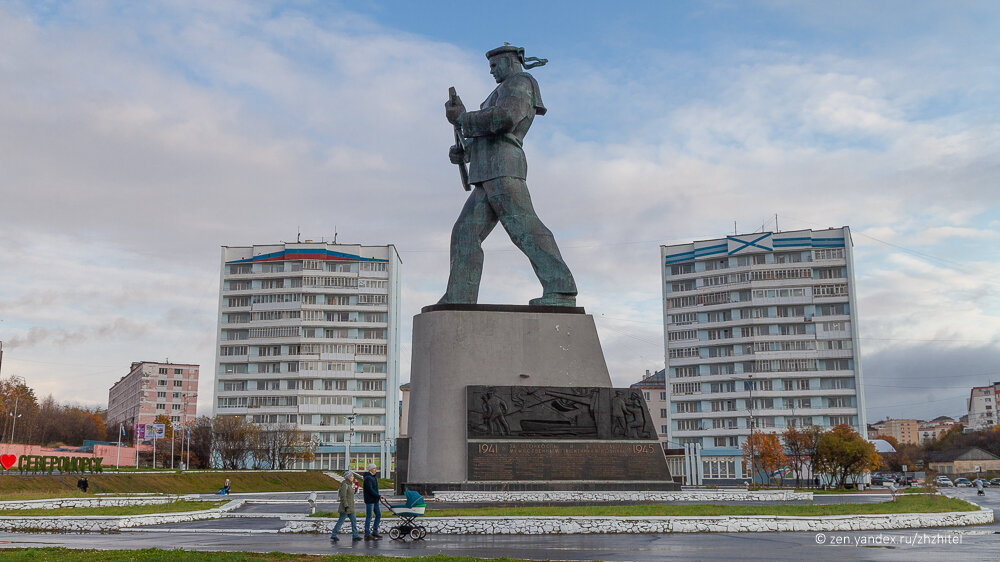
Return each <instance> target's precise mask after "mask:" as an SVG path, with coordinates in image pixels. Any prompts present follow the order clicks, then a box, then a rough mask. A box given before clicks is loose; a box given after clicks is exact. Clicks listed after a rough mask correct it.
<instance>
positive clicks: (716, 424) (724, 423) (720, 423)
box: [712, 418, 736, 429]
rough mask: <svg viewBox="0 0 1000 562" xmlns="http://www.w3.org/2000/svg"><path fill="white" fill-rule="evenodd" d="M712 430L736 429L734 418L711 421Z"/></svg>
mask: <svg viewBox="0 0 1000 562" xmlns="http://www.w3.org/2000/svg"><path fill="white" fill-rule="evenodd" d="M712 429H736V418H716V419H714V420H712Z"/></svg>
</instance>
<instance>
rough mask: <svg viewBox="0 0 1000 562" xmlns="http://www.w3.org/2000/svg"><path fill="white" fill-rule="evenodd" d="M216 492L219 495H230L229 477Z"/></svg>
mask: <svg viewBox="0 0 1000 562" xmlns="http://www.w3.org/2000/svg"><path fill="white" fill-rule="evenodd" d="M216 494H217V495H221V496H228V495H229V479H228V478H226V483H225V484H223V485H222V487H221V488H219V491H218V492H216Z"/></svg>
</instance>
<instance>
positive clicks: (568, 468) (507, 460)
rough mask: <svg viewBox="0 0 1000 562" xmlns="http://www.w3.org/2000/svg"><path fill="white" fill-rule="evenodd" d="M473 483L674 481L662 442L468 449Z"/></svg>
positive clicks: (474, 445) (489, 444)
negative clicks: (660, 443)
mask: <svg viewBox="0 0 1000 562" xmlns="http://www.w3.org/2000/svg"><path fill="white" fill-rule="evenodd" d="M468 454H469V457H468V460H469V463H468V480H470V481H496V480H522V481H530V480H543V481H545V480H620V479H629V480H669V479H670V472H669V471H668V470H667V465H666V462H664V458H663V452H662V451H661V449H660V446H659V444H658V443H648V442H647V443H635V442H632V443H628V442H613V441H612V442H575V443H574V442H523V441H521V442H518V441H483V442H469V444H468Z"/></svg>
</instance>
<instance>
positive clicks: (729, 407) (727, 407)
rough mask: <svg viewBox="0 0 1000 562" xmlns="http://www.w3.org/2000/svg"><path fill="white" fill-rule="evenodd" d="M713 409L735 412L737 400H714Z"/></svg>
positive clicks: (715, 410) (714, 410)
mask: <svg viewBox="0 0 1000 562" xmlns="http://www.w3.org/2000/svg"><path fill="white" fill-rule="evenodd" d="M712 411H713V412H735V411H736V401H735V400H712Z"/></svg>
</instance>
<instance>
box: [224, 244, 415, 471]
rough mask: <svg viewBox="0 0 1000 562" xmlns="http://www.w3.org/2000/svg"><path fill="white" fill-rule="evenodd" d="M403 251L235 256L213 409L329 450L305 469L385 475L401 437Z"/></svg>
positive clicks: (252, 250) (283, 248)
mask: <svg viewBox="0 0 1000 562" xmlns="http://www.w3.org/2000/svg"><path fill="white" fill-rule="evenodd" d="M401 263H402V262H401V261H400V259H399V254H398V253H397V252H396V248H395V246H393V245H386V246H362V245H351V244H330V243H325V242H319V243H316V242H312V241H306V242H303V243H294V244H293V243H286V244H270V245H255V246H240V247H223V248H222V263H221V271H222V275H221V287H220V291H219V294H220V297H219V328H218V349H217V357H216V369H215V384H214V386H213V388H214V399H213V404H214V406H215V412H216V414H217V415H223V416H243V417H245V418H246V419H247V420H248V421H251V422H254V423H256V424H259V425H261V426H262V427H264V428H265V429H266V428H268V427H275V426H283V427H289V426H295V427H297V428H298V429H300V430H302V431H305V432H308V433H309V434H311V436H312V438H313V440H314V441H315V442H317V443H319V444H320V445H319V448H318V450H317V453H316V459H315V460H314V461H311V462H309V463H302V462H299V463H298V465H297V466H296V468H311V469H324V470H338V469H344V468H346V465H347V462H348V456H349V459H350V464H351V466H363V465H365V464H367V463H375V464H378V465H380V466H382V467H383V470H384V471H386V470H387V468H388V467H385V465H384V464H383V463H385V462H386V458H385V454H386V452H387V451H391V450H393V447H394V441H395V438H396V437H397V435H398V432H399V322H400V318H399V302H400V298H399V293H400V266H401Z"/></svg>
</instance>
